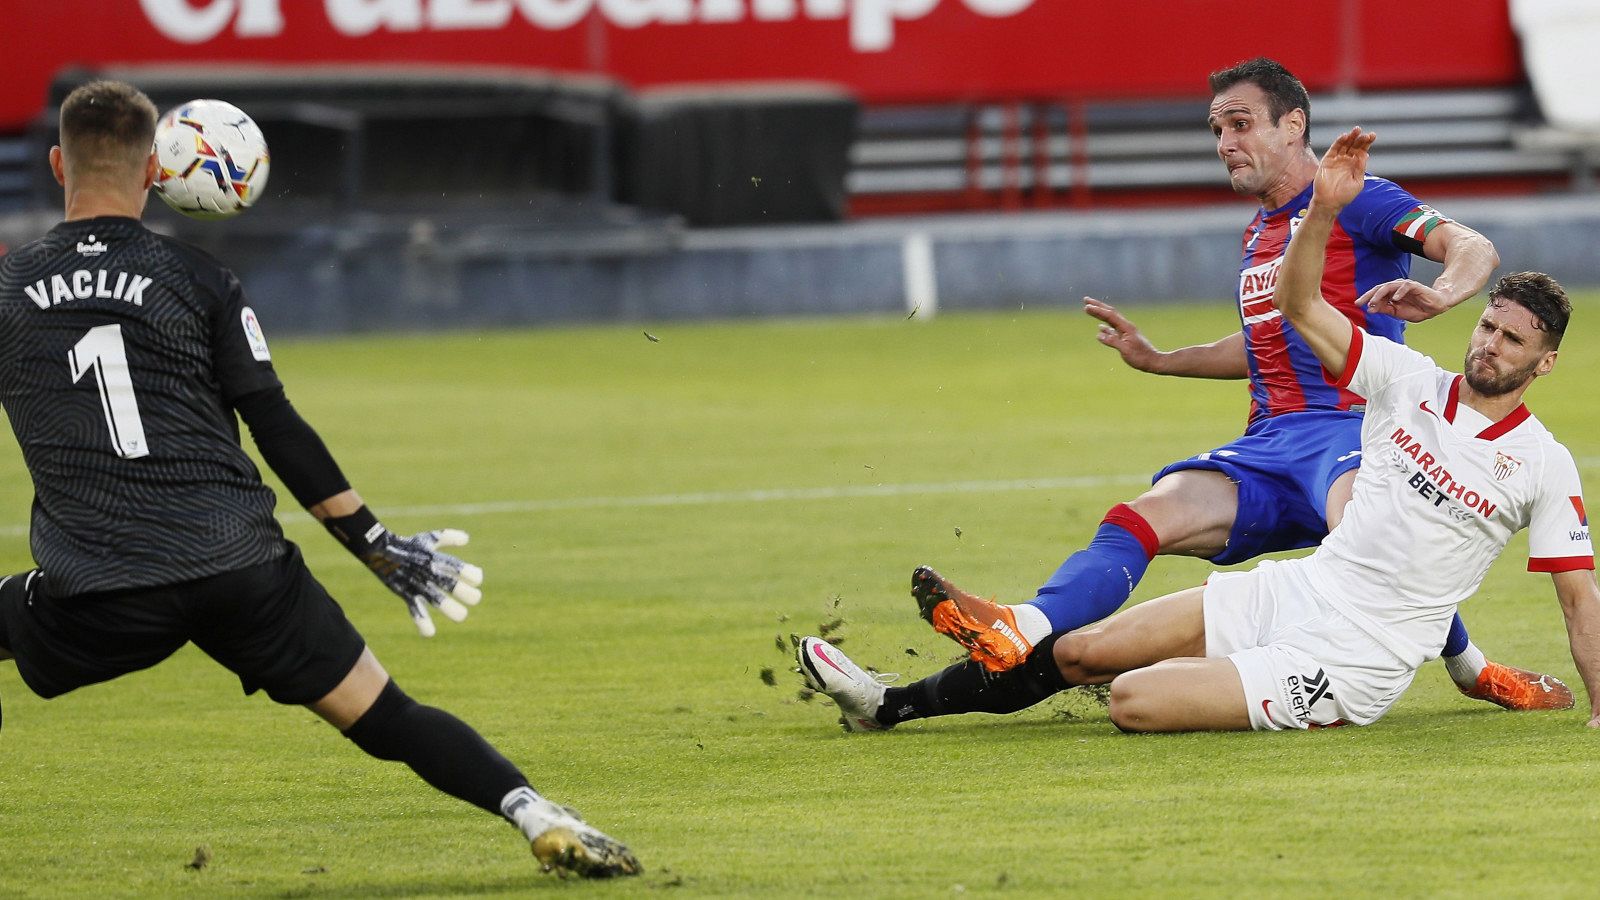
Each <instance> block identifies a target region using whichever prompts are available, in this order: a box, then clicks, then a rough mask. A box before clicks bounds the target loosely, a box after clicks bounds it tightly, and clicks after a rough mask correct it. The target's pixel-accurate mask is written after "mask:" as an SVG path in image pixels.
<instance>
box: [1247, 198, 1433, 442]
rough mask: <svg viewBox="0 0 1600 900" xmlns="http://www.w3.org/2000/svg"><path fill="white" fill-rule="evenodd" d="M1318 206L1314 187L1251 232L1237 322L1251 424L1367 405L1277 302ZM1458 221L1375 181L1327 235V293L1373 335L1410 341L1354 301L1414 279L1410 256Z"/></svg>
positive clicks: (1399, 325) (1268, 213)
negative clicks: (1307, 219) (1299, 233)
mask: <svg viewBox="0 0 1600 900" xmlns="http://www.w3.org/2000/svg"><path fill="white" fill-rule="evenodd" d="M1310 202H1311V186H1310V185H1307V186H1306V189H1305V190H1304V191H1302V192H1301V193H1300V195H1299V196H1297V197H1295V198H1294V199H1293V200H1291V201H1290V202H1289V203H1287V204H1285V205H1284V206H1282V207H1279V208H1278V209H1273V210H1268V209H1262V210H1260V211H1258V212H1257V213H1256V217H1255V219H1253V220H1252V221H1251V222H1250V226H1249V227H1248V228H1246V229H1245V232H1244V248H1243V250H1244V252H1243V257H1242V259H1241V261H1240V263H1239V290H1238V299H1239V320H1240V322H1241V324H1242V326H1243V328H1244V336H1245V355H1246V357H1247V358H1248V360H1249V363H1250V421H1251V422H1252V423H1254V422H1256V421H1259V420H1260V419H1263V418H1266V417H1268V416H1278V415H1282V414H1284V413H1291V412H1301V411H1303V410H1308V409H1315V410H1344V409H1352V408H1360V407H1361V406H1362V404H1364V403H1365V401H1364V400H1363V399H1362V398H1361V397H1359V396H1357V395H1355V394H1353V393H1351V392H1350V391H1348V390H1346V389H1344V388H1341V387H1338V386H1337V385H1335V384H1333V383H1332V382H1333V381H1334V379H1332V378H1330V377H1329V376H1328V373H1327V372H1325V371H1324V370H1323V368H1322V364H1321V363H1320V362H1318V361H1317V356H1316V354H1315V353H1312V352H1311V348H1310V347H1308V346H1306V342H1305V340H1304V339H1303V338H1301V337H1300V335H1299V334H1298V333H1296V332H1295V330H1294V326H1292V325H1290V324H1289V322H1288V320H1286V319H1284V318H1283V314H1282V313H1280V312H1279V311H1278V308H1277V305H1276V304H1275V303H1274V302H1273V292H1274V290H1275V289H1276V287H1277V283H1278V267H1279V266H1280V265H1282V263H1283V253H1284V251H1285V250H1287V249H1288V247H1289V238H1290V236H1291V235H1293V234H1294V230H1295V228H1296V227H1297V226H1299V224H1300V219H1301V218H1302V217H1303V216H1305V213H1306V207H1307V205H1309V204H1310ZM1448 221H1450V220H1449V219H1446V218H1445V217H1444V216H1442V215H1440V214H1439V213H1438V212H1436V211H1434V210H1433V209H1432V208H1431V207H1428V206H1426V205H1424V204H1423V203H1421V202H1420V201H1419V200H1417V198H1415V197H1413V196H1411V194H1409V193H1407V192H1406V190H1405V189H1404V188H1401V187H1400V186H1399V185H1397V184H1395V183H1394V182H1392V181H1387V180H1385V179H1382V178H1378V177H1376V176H1373V175H1368V176H1367V183H1366V186H1365V187H1363V188H1362V189H1361V194H1360V195H1359V196H1357V197H1356V199H1355V200H1354V201H1353V202H1352V203H1351V204H1350V205H1349V206H1347V207H1345V209H1344V211H1343V212H1341V213H1340V214H1339V218H1338V221H1337V222H1335V224H1334V226H1333V234H1332V235H1331V236H1330V237H1329V239H1328V255H1327V266H1326V268H1325V269H1324V271H1323V275H1322V296H1323V297H1325V298H1327V300H1328V302H1329V303H1332V304H1333V305H1334V307H1335V308H1336V309H1338V310H1339V311H1340V312H1342V313H1344V314H1345V315H1346V316H1348V317H1349V318H1350V321H1351V322H1354V323H1355V324H1356V325H1357V326H1359V327H1361V328H1363V329H1366V331H1367V333H1369V334H1378V335H1382V336H1384V337H1386V338H1389V339H1390V340H1393V341H1399V342H1403V341H1404V340H1405V322H1403V321H1401V320H1400V319H1396V318H1393V317H1391V316H1386V315H1381V314H1377V313H1368V312H1367V311H1366V310H1364V309H1362V308H1361V307H1359V306H1356V300H1357V299H1359V298H1360V297H1361V295H1362V294H1364V293H1366V292H1367V291H1368V290H1369V289H1371V288H1373V287H1376V286H1377V285H1380V284H1382V283H1384V282H1386V281H1392V280H1394V279H1396V278H1406V277H1409V276H1410V274H1411V254H1413V253H1416V254H1420V253H1421V252H1422V244H1423V241H1425V240H1426V239H1427V236H1428V233H1429V232H1431V231H1432V230H1433V229H1434V228H1437V227H1438V226H1439V225H1442V224H1444V223H1445V222H1448Z"/></svg>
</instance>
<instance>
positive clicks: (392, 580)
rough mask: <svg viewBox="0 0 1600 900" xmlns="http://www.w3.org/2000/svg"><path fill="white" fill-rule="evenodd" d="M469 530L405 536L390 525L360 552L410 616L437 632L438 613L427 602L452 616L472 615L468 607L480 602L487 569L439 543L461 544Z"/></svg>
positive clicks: (427, 632) (426, 633)
mask: <svg viewBox="0 0 1600 900" xmlns="http://www.w3.org/2000/svg"><path fill="white" fill-rule="evenodd" d="M467 540H468V537H467V533H466V532H465V531H458V530H456V529H454V528H445V529H442V530H439V531H424V532H422V533H421V534H414V535H411V536H410V537H401V536H399V535H397V534H395V533H394V532H392V531H389V530H388V529H384V531H383V532H382V533H381V534H380V535H378V536H377V538H376V540H373V541H372V542H371V543H370V545H369V546H368V547H367V549H366V550H365V551H364V552H362V553H360V554H358V555H359V556H360V557H361V561H362V562H364V563H366V564H367V568H369V569H371V570H372V572H373V574H374V575H377V576H378V580H379V581H382V582H383V584H384V586H385V587H387V588H388V589H389V590H391V591H394V592H395V594H397V595H398V596H399V597H400V599H401V600H404V601H405V602H406V607H407V608H408V609H409V610H410V611H411V620H412V621H413V622H415V623H417V631H418V632H420V633H421V634H422V636H423V637H433V635H434V631H435V629H434V627H433V617H432V616H430V615H429V614H428V607H430V606H431V607H433V608H434V609H437V610H438V611H439V612H441V613H443V614H444V616H445V618H447V619H449V620H450V621H452V622H460V621H461V620H463V619H465V618H466V617H467V607H468V606H476V605H478V601H479V600H481V599H483V592H482V591H480V590H478V586H479V585H481V584H483V570H482V569H480V568H478V567H477V566H475V565H473V564H471V563H467V562H462V561H461V560H460V559H457V558H456V557H454V556H451V555H450V554H448V553H442V552H440V551H439V548H440V547H462V546H465V545H466V543H467Z"/></svg>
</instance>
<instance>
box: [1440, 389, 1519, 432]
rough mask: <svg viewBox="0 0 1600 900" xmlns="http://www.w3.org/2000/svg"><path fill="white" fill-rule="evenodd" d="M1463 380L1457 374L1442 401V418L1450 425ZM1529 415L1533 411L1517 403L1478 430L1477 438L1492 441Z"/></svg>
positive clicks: (1454, 419) (1459, 400)
mask: <svg viewBox="0 0 1600 900" xmlns="http://www.w3.org/2000/svg"><path fill="white" fill-rule="evenodd" d="M1463 380H1465V376H1462V375H1457V376H1456V377H1455V380H1454V381H1452V382H1450V396H1448V397H1446V398H1445V401H1444V420H1445V421H1446V422H1449V423H1450V424H1452V425H1454V424H1455V421H1456V407H1457V406H1459V405H1460V403H1461V382H1462V381H1463ZM1531 415H1533V413H1530V412H1528V405H1527V404H1526V403H1518V404H1517V408H1516V409H1513V410H1512V411H1511V412H1509V413H1507V414H1506V417H1505V418H1504V419H1501V420H1500V421H1498V422H1493V423H1491V424H1490V425H1489V427H1488V428H1485V429H1484V430H1482V431H1480V432H1478V440H1480V441H1492V440H1494V439H1495V438H1498V437H1502V436H1504V435H1505V434H1507V433H1509V432H1510V431H1511V429H1513V428H1516V427H1517V426H1518V425H1521V424H1522V423H1523V422H1525V421H1527V419H1528V417H1529V416H1531Z"/></svg>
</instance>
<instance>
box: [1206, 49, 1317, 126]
mask: <svg viewBox="0 0 1600 900" xmlns="http://www.w3.org/2000/svg"><path fill="white" fill-rule="evenodd" d="M1207 81H1208V82H1209V83H1210V85H1211V95H1212V96H1213V97H1215V96H1216V95H1217V94H1220V93H1222V92H1223V91H1225V90H1227V89H1228V88H1231V87H1233V86H1234V85H1236V84H1239V83H1241V82H1248V83H1250V84H1253V85H1255V86H1256V87H1258V88H1261V90H1262V91H1263V92H1264V93H1265V94H1266V95H1267V111H1268V112H1270V113H1271V114H1272V124H1274V125H1276V124H1278V123H1279V122H1281V121H1282V120H1283V117H1284V116H1285V115H1287V114H1288V112H1289V111H1290V110H1293V109H1298V110H1300V111H1302V112H1304V113H1305V114H1306V133H1305V134H1303V135H1301V136H1300V138H1301V140H1302V141H1304V142H1305V145H1306V146H1308V147H1309V146H1311V95H1310V94H1307V93H1306V86H1305V85H1303V84H1301V83H1300V79H1298V78H1296V77H1294V73H1293V72H1290V71H1289V70H1288V69H1286V68H1284V67H1283V63H1280V62H1278V61H1277V60H1275V59H1268V58H1267V57H1265V56H1258V57H1256V58H1255V59H1247V60H1244V61H1242V62H1238V63H1234V64H1233V65H1231V66H1229V67H1228V68H1226V69H1218V70H1217V71H1215V72H1212V73H1211V76H1210V77H1209V78H1208V79H1207Z"/></svg>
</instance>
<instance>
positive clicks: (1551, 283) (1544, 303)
mask: <svg viewBox="0 0 1600 900" xmlns="http://www.w3.org/2000/svg"><path fill="white" fill-rule="evenodd" d="M1506 300H1510V301H1512V302H1513V303H1516V304H1518V305H1520V306H1522V307H1523V308H1524V309H1526V310H1527V311H1528V312H1531V313H1533V317H1534V318H1536V319H1538V320H1539V325H1538V328H1539V330H1540V331H1542V332H1544V333H1545V342H1546V343H1547V344H1548V345H1549V347H1550V349H1551V350H1554V349H1556V348H1557V347H1560V346H1561V337H1562V335H1564V334H1566V333H1567V321H1568V320H1569V319H1571V318H1572V301H1571V300H1568V299H1567V292H1566V289H1564V288H1563V287H1561V285H1560V284H1559V283H1558V282H1557V281H1556V280H1555V279H1554V278H1551V277H1550V276H1549V275H1546V274H1544V273H1543V272H1512V273H1511V274H1510V275H1503V276H1501V278H1500V280H1499V281H1496V282H1495V283H1494V288H1493V289H1491V290H1490V291H1489V302H1490V303H1491V304H1494V303H1496V302H1501V301H1506Z"/></svg>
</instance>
